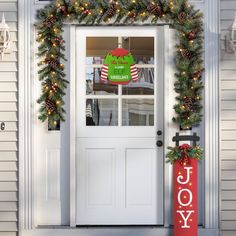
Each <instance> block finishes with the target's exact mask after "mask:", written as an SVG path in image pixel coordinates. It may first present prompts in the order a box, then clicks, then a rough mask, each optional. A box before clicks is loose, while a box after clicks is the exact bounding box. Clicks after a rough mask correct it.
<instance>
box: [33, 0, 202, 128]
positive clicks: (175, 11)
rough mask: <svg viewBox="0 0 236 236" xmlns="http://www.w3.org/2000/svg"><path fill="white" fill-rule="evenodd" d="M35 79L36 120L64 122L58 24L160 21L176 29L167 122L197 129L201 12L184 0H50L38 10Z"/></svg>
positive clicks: (63, 84)
mask: <svg viewBox="0 0 236 236" xmlns="http://www.w3.org/2000/svg"><path fill="white" fill-rule="evenodd" d="M37 16H38V20H39V21H38V23H37V25H36V26H37V29H38V37H37V41H38V42H39V48H38V51H39V53H38V54H39V56H40V58H41V61H40V63H39V65H40V67H41V68H40V70H39V72H38V73H39V79H40V81H42V95H41V97H40V98H39V99H38V103H40V104H41V108H40V115H39V119H40V120H42V121H45V120H46V119H47V118H48V121H49V125H51V126H56V125H57V121H58V120H61V121H64V114H63V113H64V112H65V110H64V109H63V105H64V101H63V96H64V95H65V93H64V91H65V89H66V87H67V83H68V81H67V80H66V79H65V76H66V75H65V74H64V72H63V71H64V64H63V63H62V62H63V61H65V60H66V59H65V56H64V50H65V46H64V45H65V42H64V40H63V38H62V32H63V23H64V22H77V23H78V24H80V25H104V24H105V25H133V24H135V22H140V21H141V22H147V21H148V20H149V19H150V22H151V23H149V25H157V24H158V22H159V21H164V22H166V23H169V24H171V25H172V27H173V28H174V29H176V30H177V34H178V37H179V42H178V43H177V45H176V58H175V63H176V69H177V72H176V78H177V81H176V83H175V91H176V93H177V94H178V96H177V97H176V99H177V101H178V103H177V104H176V105H175V106H174V109H175V112H176V114H177V115H176V117H174V118H173V121H175V122H176V123H178V124H179V125H180V126H181V128H183V129H188V128H190V127H192V126H195V125H198V124H199V123H200V122H201V118H202V114H201V111H202V105H201V100H202V89H203V82H202V74H203V60H202V52H203V36H202V35H203V22H202V14H201V13H200V12H199V11H198V10H195V9H194V7H193V6H192V5H190V4H189V2H188V0H152V1H148V0H128V1H126V0H110V1H107V0H70V1H69V0H56V1H54V2H53V3H51V4H49V5H47V6H45V7H44V8H43V9H41V10H39V11H38V14H37Z"/></svg>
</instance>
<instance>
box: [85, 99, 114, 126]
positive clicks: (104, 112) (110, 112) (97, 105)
mask: <svg viewBox="0 0 236 236" xmlns="http://www.w3.org/2000/svg"><path fill="white" fill-rule="evenodd" d="M86 125H87V126H117V125H118V100H116V99H87V100H86Z"/></svg>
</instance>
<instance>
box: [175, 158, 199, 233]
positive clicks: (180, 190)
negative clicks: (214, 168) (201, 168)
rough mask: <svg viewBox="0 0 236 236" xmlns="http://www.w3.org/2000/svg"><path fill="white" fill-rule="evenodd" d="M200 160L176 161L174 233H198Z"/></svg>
mask: <svg viewBox="0 0 236 236" xmlns="http://www.w3.org/2000/svg"><path fill="white" fill-rule="evenodd" d="M197 173H198V160H196V159H193V158H189V161H188V162H184V163H181V162H179V161H175V163H174V235H175V236H190V235H191V236H197V235H198V206H197V204H198V200H197V197H198V190H197V188H198V187H197V186H198V185H197Z"/></svg>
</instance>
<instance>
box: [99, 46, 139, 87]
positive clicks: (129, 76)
mask: <svg viewBox="0 0 236 236" xmlns="http://www.w3.org/2000/svg"><path fill="white" fill-rule="evenodd" d="M107 80H108V81H109V82H110V83H112V84H128V83H129V82H130V81H131V80H133V81H134V82H137V81H138V71H137V68H136V66H135V63H134V58H133V56H132V55H131V53H130V52H129V51H127V50H125V49H123V48H117V49H115V50H113V51H112V52H111V53H109V54H107V56H106V58H105V61H104V64H103V66H102V74H101V81H102V82H106V81H107Z"/></svg>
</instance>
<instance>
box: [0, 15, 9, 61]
mask: <svg viewBox="0 0 236 236" xmlns="http://www.w3.org/2000/svg"><path fill="white" fill-rule="evenodd" d="M10 40H11V37H10V31H9V26H8V25H7V24H6V21H5V17H4V14H3V15H2V22H1V23H0V54H1V58H2V59H3V55H4V53H6V52H7V50H9V49H10Z"/></svg>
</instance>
